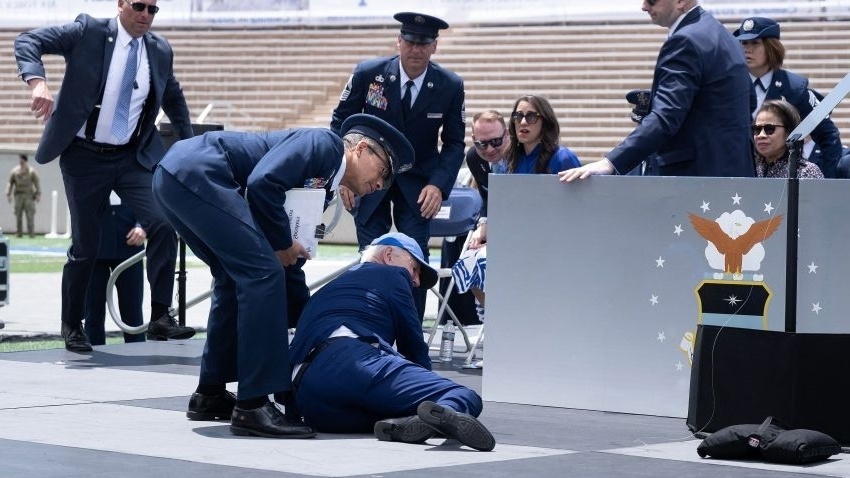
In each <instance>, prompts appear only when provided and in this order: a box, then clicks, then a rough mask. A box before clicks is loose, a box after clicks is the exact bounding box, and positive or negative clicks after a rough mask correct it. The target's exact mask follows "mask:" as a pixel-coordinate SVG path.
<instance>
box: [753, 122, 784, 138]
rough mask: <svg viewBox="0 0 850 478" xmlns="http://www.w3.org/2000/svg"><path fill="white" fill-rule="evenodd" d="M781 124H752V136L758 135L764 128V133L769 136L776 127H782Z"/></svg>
mask: <svg viewBox="0 0 850 478" xmlns="http://www.w3.org/2000/svg"><path fill="white" fill-rule="evenodd" d="M784 127H785V126H782V125H781V124H769V123H768V124H754V125H753V126H752V129H753V136H758V135H760V134H761V132H762V130H764V134H766V135H768V136H770V135H772V134H773V133H775V132H776V128H784Z"/></svg>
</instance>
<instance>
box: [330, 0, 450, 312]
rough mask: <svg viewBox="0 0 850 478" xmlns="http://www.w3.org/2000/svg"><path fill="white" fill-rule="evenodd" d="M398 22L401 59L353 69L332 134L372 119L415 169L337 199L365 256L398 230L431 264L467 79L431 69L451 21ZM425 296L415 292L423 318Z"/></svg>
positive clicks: (412, 16) (407, 16)
mask: <svg viewBox="0 0 850 478" xmlns="http://www.w3.org/2000/svg"><path fill="white" fill-rule="evenodd" d="M393 18H395V19H396V20H398V21H399V22H401V31H400V32H399V35H398V37H397V39H396V46H397V48H398V52H399V54H398V55H395V56H391V57H384V58H374V59H369V60H365V61H363V62H361V63H359V64H358V65H357V66H356V67H355V68H354V72H353V73H352V75H351V77H350V78H349V80H348V84H346V86H345V89H344V90H343V92H342V95H341V96H340V101H339V104H338V105H337V107H336V109H335V110H334V112H333V117H332V119H331V129H332V130H333V131H334V132H336V133H337V134H339V132H340V127H341V125H342V123H343V121H345V119H346V118H348V117H349V116H351V115H353V114H355V113H361V112H364V113H369V114H372V115H375V116H377V117H379V118H382V119H384V120H386V121H387V122H388V123H390V124H391V125H393V126H395V127H396V128H397V129H398V130H399V131H401V132H402V134H404V135H405V137H407V139H408V140H409V141H410V143H411V144H412V145H413V150H414V152H415V155H416V163H415V164H414V166H413V169H411V170H410V172H408V173H407V174H405V175H404V176H401V177H399V178H398V180H397V181H396V182H395V183H394V184H393V185H392V187H391V188H389V189H388V190H386V191H380V192H378V193H375V194H370V195H369V196H368V197H362V198H361V197H358V196H357V195H356V194H355V193H354V192H353V191H351V190H349V189H347V188H344V187H343V188H340V196H341V197H342V199H343V203H344V204H345V206H346V208H347V209H348V210H349V211H351V212H352V214H354V223H355V226H356V228H357V241H358V242H359V244H360V248H361V249H363V248H365V247H366V246H367V245H368V244H370V243H371V242H372V240H374V239H375V238H376V237H378V236H380V235H382V234H385V233H387V232H389V230H390V228H391V227H392V226H393V224H395V227H396V229H397V230H398V231H399V232H403V233H405V234H407V235H408V236H410V237H412V238H413V239H415V240H416V242H417V243H418V244H419V247H420V248H421V249H422V251H423V252H424V253H425V260H426V262H427V260H428V239H429V238H430V235H431V230H430V229H431V227H430V223H431V218H432V217H434V215H435V214H437V212H438V211H439V210H440V205H441V204H442V202H443V200H445V199H447V198H448V197H449V193H450V192H451V189H452V186H453V185H454V182H455V178H456V177H457V173H458V170H459V169H460V166H461V164H462V163H463V152H464V142H463V140H464V136H465V134H466V113H465V111H464V90H463V80H462V79H461V78H460V77H459V76H458V75H457V74H455V73H454V72H452V71H449V70H446V69H444V68H442V67H440V66H439V65H438V64H436V63H433V62H431V55H433V54H434V52H436V51H437V37H438V35H439V31H440V30H443V29H446V28H448V27H449V25H448V24H447V23H446V22H444V21H443V20H441V19H439V18H435V17H432V16H429V15H424V14H421V13H409V12H404V13H397V14H396V15H395V16H394V17H393ZM441 129H442V132H441V133H440V130H441ZM439 141H441V142H442V147H440V148H438V142H439ZM391 204H392V208H391V207H390V205H391ZM390 211H392V215H390ZM425 293H426V291H425V290H418V291H417V292H416V307H417V309H418V311H419V316H420V318H421V317H422V315H423V313H424V311H425Z"/></svg>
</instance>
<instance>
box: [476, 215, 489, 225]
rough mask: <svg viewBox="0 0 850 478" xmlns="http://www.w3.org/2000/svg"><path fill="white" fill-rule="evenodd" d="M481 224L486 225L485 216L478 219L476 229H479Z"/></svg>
mask: <svg viewBox="0 0 850 478" xmlns="http://www.w3.org/2000/svg"><path fill="white" fill-rule="evenodd" d="M483 224H487V217H486V216H485V217H479V218H478V227H480V226H481V225H483Z"/></svg>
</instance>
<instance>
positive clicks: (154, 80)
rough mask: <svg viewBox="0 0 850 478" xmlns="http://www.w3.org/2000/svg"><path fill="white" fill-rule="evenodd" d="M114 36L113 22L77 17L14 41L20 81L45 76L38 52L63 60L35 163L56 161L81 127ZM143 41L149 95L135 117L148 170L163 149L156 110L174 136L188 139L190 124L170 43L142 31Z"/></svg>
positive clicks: (101, 78) (140, 151)
mask: <svg viewBox="0 0 850 478" xmlns="http://www.w3.org/2000/svg"><path fill="white" fill-rule="evenodd" d="M117 35H118V20H117V18H111V19H95V18H92V17H91V16H89V15H86V14H82V15H79V16H78V17H77V18H76V19H75V20H74V22H73V23H69V24H67V25H61V26H56V27H47V28H40V29H36V30H33V31H31V32H25V33H22V34H20V35H19V36H18V37H17V39H15V56H16V57H17V61H18V74H19V75H20V76H22V77H23V76H26V75H34V76H39V77H42V78H47V75H46V73H45V70H44V64H43V63H42V60H41V56H42V55H44V54H55V55H62V56H63V57H64V58H65V78H64V80H63V81H62V86H61V88H60V90H59V93H58V94H57V95H56V97H55V103H54V107H53V113H52V115H51V117H50V119H49V120H48V121H47V123H46V124H45V127H44V132H43V133H42V136H41V141H40V142H39V145H38V149H37V150H36V152H35V160H36V161H38V162H39V163H41V164H44V163H47V162H50V161H52V160H54V159H56V158H57V157H58V156H59V155H60V154H62V152H63V151H64V150H65V148H67V147H68V146H69V145H70V144H71V141H73V139H74V137H75V136H76V134H77V131H79V130H80V128H82V127H83V125H84V124H86V121H87V120H88V118H89V116H90V115H91V113H92V111H93V110H94V108H95V105H97V104H98V101H99V100H100V95H101V91H103V87H104V85H105V84H106V76H107V73H108V70H109V62H110V61H111V60H112V52H113V51H114V50H115V39H116V38H117ZM143 38H144V42H145V48H146V49H147V53H148V62H149V63H150V75H151V94H150V96H148V100H147V103H146V104H145V108H144V110H143V112H142V117H141V118H140V119H139V120H140V121H141V122H142V124H141V129H140V131H139V140H138V145H137V151H138V154H137V159H138V161H139V163H141V164H142V165H143V166H145V167H146V168H147V169H152V168H153V167H154V166H155V165H156V163H157V162H159V160H160V159H162V156H163V155H164V154H165V146H164V145H163V143H162V139H161V138H160V136H159V133H158V132H157V130H156V128H155V127H154V120H155V119H156V114H157V113H158V112H159V110H160V108H162V109H163V110H164V111H165V114H166V115H168V118H169V119H170V120H171V124H172V125H173V126H174V130H175V131H176V133H177V135H178V136H179V137H180V138H190V137H192V123H191V121H190V119H189V108H188V107H187V106H186V99H185V98H184V97H183V90H182V89H181V87H180V84H179V83H178V82H177V80H176V79H175V78H174V72H173V58H174V53H173V51H172V50H171V45H169V44H168V41H166V39H165V38H163V37H161V36H159V35H156V34H154V33H150V32H148V33H146V34H145V35H144V37H143Z"/></svg>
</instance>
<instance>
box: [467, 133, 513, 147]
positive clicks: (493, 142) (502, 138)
mask: <svg viewBox="0 0 850 478" xmlns="http://www.w3.org/2000/svg"><path fill="white" fill-rule="evenodd" d="M504 142H505V136H504V135H502V136H500V137H498V138H492V139H485V140H484V141H472V144H474V145H475V147H476V148H478V149H480V150H482V151H484V150H485V149H487V146H492V147H493V149H496V148H498V147H499V146H501V145H502V143H504Z"/></svg>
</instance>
